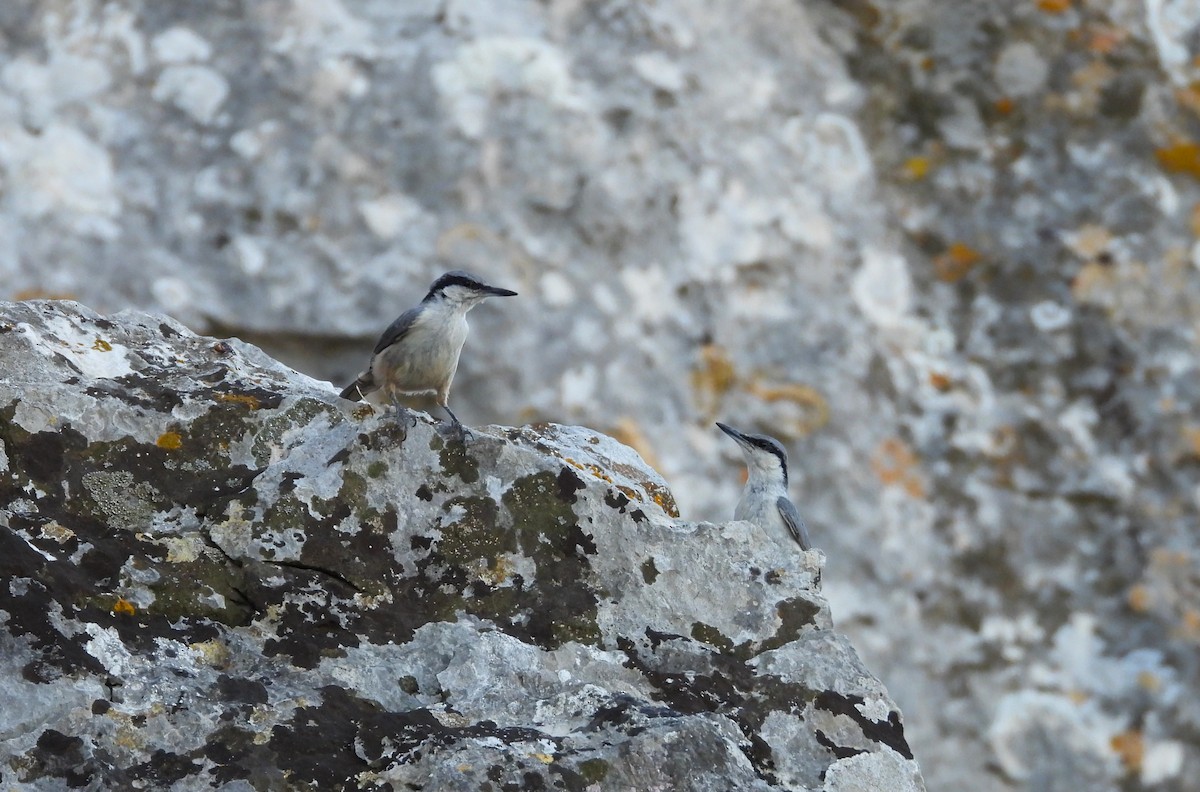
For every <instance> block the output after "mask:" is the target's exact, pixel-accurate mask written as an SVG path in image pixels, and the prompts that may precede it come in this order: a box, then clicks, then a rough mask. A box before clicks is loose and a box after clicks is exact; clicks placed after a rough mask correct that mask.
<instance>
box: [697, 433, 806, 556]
mask: <svg viewBox="0 0 1200 792" xmlns="http://www.w3.org/2000/svg"><path fill="white" fill-rule="evenodd" d="M717 426H718V427H720V429H721V431H722V432H724V433H725V434H727V435H729V436H730V437H732V438H733V439H734V440H735V441H737V444H738V446H740V447H741V449H742V456H744V457H746V468H747V470H748V471H749V473H750V477H749V478H748V479H747V480H746V488H745V489H744V490H743V491H742V499H741V500H739V501H738V505H737V508H736V509H734V511H733V519H735V520H749V521H750V522H752V523H757V524H758V525H760V526H762V527H763V528H765V529H766V531H767V533H769V534H771V535H772V536H775V537H776V538H778V539H780V540H782V541H787V540H789V539H791V540H794V541H795V542H796V543H797V544H799V545H800V549H801V550H808V549H810V548H811V547H812V542H810V541H809V539H808V528H806V527H805V526H804V522H803V521H802V520H801V519H800V514H799V513H798V512H797V511H796V507H795V506H793V505H792V502H791V501H790V500H788V494H787V493H788V469H787V452H786V451H784V450H783V446H782V445H780V444H779V441H778V440H776V439H775V438H773V437H767V436H766V435H751V434H742V433H741V432H739V431H738V430H737V429H734V428H733V427H731V426H726V425H725V424H723V423H721V422H719V421H718V422H717Z"/></svg>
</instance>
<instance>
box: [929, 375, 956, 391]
mask: <svg viewBox="0 0 1200 792" xmlns="http://www.w3.org/2000/svg"><path fill="white" fill-rule="evenodd" d="M929 384H930V385H932V386H933V387H935V388H937V389H938V390H940V391H948V390H950V386H951V385H952V384H953V382H951V380H950V378H949V377H947V376H946V375H945V374H942V373H941V372H938V371H931V372H929Z"/></svg>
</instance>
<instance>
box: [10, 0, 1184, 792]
mask: <svg viewBox="0 0 1200 792" xmlns="http://www.w3.org/2000/svg"><path fill="white" fill-rule="evenodd" d="M1198 42H1200V3H1196V2H1193V1H1191V0H1088V1H1087V2H1084V1H1083V0H993V1H991V2H969V3H967V2H962V0H894V1H893V2H888V3H882V2H879V3H873V2H870V1H869V0H805V1H804V2H799V1H797V0H791V1H790V2H784V1H783V0H713V2H707V3H703V4H699V3H694V2H687V1H686V0H659V1H658V2H621V1H619V0H614V1H613V2H584V1H583V0H540V1H539V0H496V1H494V2H486V3H485V2H455V1H454V0H440V1H438V2H433V1H428V2H426V1H423V0H408V1H406V2H403V3H396V2H393V0H341V2H339V1H338V0H259V1H258V2H243V1H242V0H211V1H210V2H206V3H161V2H152V1H151V0H142V1H140V2H139V1H138V0H6V2H4V3H2V4H0V298H4V299H21V298H26V297H34V296H37V297H45V296H61V297H70V298H73V299H77V300H80V301H81V302H84V303H86V304H87V305H89V306H90V307H92V308H94V309H97V310H99V311H104V312H108V311H116V310H119V309H122V308H126V307H137V308H143V309H150V310H158V311H163V312H166V313H169V314H171V315H173V316H175V317H177V318H179V319H181V320H183V321H184V322H186V323H187V324H188V325H189V326H191V327H192V328H193V329H196V330H197V331H201V332H207V333H212V334H216V335H237V336H240V337H242V338H244V339H246V340H249V341H252V342H255V343H257V344H259V345H261V346H262V347H264V348H265V349H267V350H268V351H269V352H271V353H272V354H274V355H276V356H278V357H279V358H280V359H282V360H284V361H286V362H288V363H289V364H291V365H293V366H295V367H296V368H299V369H301V370H303V371H305V372H306V373H309V374H312V375H314V376H318V377H322V378H329V379H332V380H334V381H335V383H336V384H338V385H339V386H340V385H341V384H343V380H346V379H347V378H349V377H350V376H352V375H353V374H354V373H355V372H356V371H357V370H358V368H359V367H360V366H361V365H362V364H363V362H364V361H365V357H366V354H367V352H368V351H369V349H370V348H371V346H372V345H373V342H374V340H375V337H376V335H377V334H378V332H379V331H380V330H381V329H382V328H383V327H384V326H385V325H386V324H387V323H388V322H389V321H391V319H392V318H394V316H395V315H396V314H398V313H399V312H400V311H401V310H403V309H404V308H407V307H408V306H410V305H411V304H412V303H414V302H416V301H417V300H419V299H420V297H421V296H422V295H423V293H424V291H425V289H426V288H427V286H428V284H429V282H430V281H431V280H432V279H433V277H435V276H436V275H437V274H439V273H440V272H441V271H442V270H444V269H446V268H449V267H451V266H454V267H465V268H469V269H472V270H474V271H476V272H478V273H480V274H482V275H484V276H486V277H488V278H490V279H491V280H493V281H494V282H495V283H497V284H499V285H503V286H509V287H511V288H515V289H517V290H518V291H520V292H521V295H522V296H521V297H520V298H518V299H515V300H512V301H505V302H503V303H502V304H500V303H492V304H488V305H486V306H484V307H482V308H480V309H478V310H476V311H475V312H474V313H473V314H472V325H473V328H474V329H473V335H472V338H471V340H470V341H469V342H468V346H467V349H466V352H465V353H464V359H463V365H462V367H461V368H460V371H459V377H458V380H457V384H456V389H455V393H454V396H453V400H454V404H455V407H456V412H457V413H458V414H459V415H460V416H461V417H462V418H463V419H464V420H466V421H467V422H468V423H483V422H491V421H496V422H501V423H507V424H515V423H522V422H530V421H535V420H555V421H561V422H569V423H581V424H585V425H587V426H591V427H594V428H596V429H600V430H603V431H606V432H609V433H612V434H613V435H614V436H616V437H618V438H619V439H621V440H623V441H625V442H627V443H630V444H631V445H634V446H635V447H636V448H638V449H639V450H640V451H641V452H642V454H643V455H644V456H645V458H646V459H647V460H648V461H649V462H650V463H651V464H652V465H654V466H655V467H656V468H657V469H658V470H659V471H660V472H661V473H662V474H663V475H664V476H665V477H666V478H667V479H668V480H669V481H670V482H671V483H672V485H673V488H674V492H675V495H676V497H677V499H678V501H679V503H680V504H681V507H682V509H683V511H684V514H685V515H690V516H693V517H695V518H697V519H699V518H704V519H721V518H727V517H728V516H729V515H730V514H731V513H732V508H733V505H734V503H735V501H736V498H737V492H738V489H739V487H740V479H739V475H740V474H739V471H740V457H739V455H738V452H737V449H736V447H735V446H734V445H733V444H732V443H730V442H728V441H727V440H726V439H725V438H724V437H723V436H722V435H720V433H719V432H717V431H715V429H714V427H713V426H712V421H713V420H714V419H717V418H720V419H723V420H727V421H728V422H730V423H732V424H734V425H735V426H739V427H741V428H745V429H750V430H761V431H767V432H769V433H771V434H774V435H776V436H777V437H779V438H780V439H781V440H783V441H785V443H786V444H787V445H788V447H789V449H790V450H791V452H792V457H793V464H792V466H793V469H794V472H793V497H794V499H795V500H796V502H797V503H798V504H799V505H800V507H801V509H802V511H803V512H804V513H805V514H806V516H807V517H808V519H809V521H810V525H811V530H812V534H813V536H814V539H815V541H816V542H817V543H818V545H819V546H821V547H822V548H823V549H824V550H825V551H826V552H827V553H828V555H829V564H828V567H827V570H826V574H825V590H826V593H827V594H828V596H829V599H830V601H831V605H832V610H833V616H834V620H835V622H836V624H837V626H838V628H839V629H841V630H844V631H845V632H847V633H849V634H850V635H851V637H852V638H853V640H854V643H855V645H856V646H857V647H858V649H859V651H860V652H861V653H862V655H863V657H864V659H865V661H866V662H867V665H868V666H869V667H870V668H871V669H872V670H873V671H874V672H875V673H876V674H878V675H879V677H880V678H881V679H882V680H883V681H884V682H885V683H886V684H887V685H888V686H889V689H890V691H891V693H892V695H893V696H894V698H895V699H896V701H897V703H898V704H899V705H900V707H901V709H902V710H903V711H904V713H905V718H906V730H907V733H908V736H909V739H910V741H911V742H912V745H913V749H914V752H915V753H916V756H917V759H918V760H919V761H920V762H921V765H922V769H923V771H924V774H925V777H926V779H927V781H928V783H929V788H930V789H956V788H964V787H966V786H967V785H970V788H972V789H974V790H976V792H993V791H995V792H1000V791H1001V790H1015V789H1030V790H1079V789H1088V790H1110V789H1111V790H1118V789H1119V790H1141V789H1154V790H1160V789H1161V790H1185V789H1194V788H1195V787H1194V784H1195V779H1196V778H1200V747H1198V744H1200V652H1198V649H1200V647H1198V644H1200V559H1198V553H1200V538H1198V530H1200V529H1198V525H1197V512H1198V505H1200V484H1198V477H1197V474H1198V473H1200V366H1198V361H1197V339H1196V332H1197V322H1198V319H1200V271H1198V267H1197V263H1198V261H1200V247H1198V246H1197V241H1196V240H1197V235H1198V234H1200V189H1198V187H1200V184H1198V183H1197V179H1198V178H1200V144H1197V142H1196V141H1197V140H1198V139H1200V82H1197V80H1198V79H1200V68H1198V65H1197V60H1196V56H1197V51H1198V47H1197V44H1198ZM780 552H787V550H786V548H780Z"/></svg>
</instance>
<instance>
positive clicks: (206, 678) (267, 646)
mask: <svg viewBox="0 0 1200 792" xmlns="http://www.w3.org/2000/svg"><path fill="white" fill-rule="evenodd" d="M0 365H2V367H3V371H4V374H3V376H2V377H0V460H2V461H3V464H2V465H0V626H2V629H0V649H2V651H0V657H2V658H3V660H2V663H3V676H2V677H0V678H2V679H3V685H2V686H0V688H2V690H3V692H2V694H0V696H2V698H0V703H2V704H3V706H2V707H0V784H2V785H3V786H4V788H6V789H7V788H9V787H10V786H18V787H21V788H29V789H61V788H63V786H71V787H83V788H89V789H128V788H153V789H162V788H167V787H170V788H172V789H177V790H193V789H195V790H199V789H213V788H222V789H231V790H232V789H247V788H250V787H253V788H255V789H272V790H275V789H279V790H282V789H321V790H326V789H341V788H347V789H350V788H354V789H358V788H363V789H379V790H384V789H391V790H400V789H429V790H433V789H446V790H452V789H454V790H473V791H474V790H489V789H490V790H496V791H497V792H498V791H499V790H503V789H567V790H585V789H588V790H596V789H612V790H626V789H695V790H729V789H747V790H764V791H765V790H768V789H783V788H790V789H799V788H804V789H826V790H849V789H856V788H860V787H859V786H855V784H856V783H858V782H857V781H855V779H860V778H862V777H864V776H863V774H864V773H867V774H874V775H875V777H878V778H882V779H888V780H889V783H892V782H894V783H896V784H900V785H903V784H907V785H908V787H905V788H913V789H918V788H920V775H919V773H918V770H917V765H916V762H915V761H913V758H912V753H911V751H910V750H909V747H908V744H907V742H906V741H905V737H904V730H903V726H902V724H901V720H900V713H899V711H898V710H897V709H896V708H895V706H894V705H893V704H892V702H891V700H890V699H889V698H888V695H887V692H886V691H885V690H884V688H883V686H882V685H881V684H880V683H879V682H878V681H877V680H876V679H875V678H874V677H872V676H871V674H870V673H869V672H868V671H867V670H866V669H865V668H864V667H863V665H862V663H861V662H860V661H859V659H858V656H857V655H856V654H855V652H854V650H853V648H851V646H850V644H849V642H848V641H846V639H845V638H844V637H843V636H841V635H838V634H836V633H834V632H832V627H831V620H830V615H829V608H828V606H827V605H826V603H825V600H824V599H823V598H822V597H821V594H820V572H821V566H822V564H823V561H824V558H823V556H822V554H821V553H820V551H809V552H807V553H799V554H797V553H789V554H787V555H780V553H779V550H780V548H778V547H777V546H776V545H775V544H774V543H773V542H772V541H771V540H770V539H769V538H768V537H767V536H766V534H765V533H763V531H762V530H761V529H759V528H757V527H756V526H753V525H751V524H749V523H745V522H732V523H727V524H724V525H714V524H711V523H695V522H686V521H682V520H680V519H678V517H677V513H676V508H675V504H674V500H673V498H672V496H671V493H670V490H669V489H668V488H667V486H666V484H665V482H664V481H663V480H662V479H661V478H660V477H659V476H658V474H657V473H655V472H654V471H652V470H651V469H649V468H648V467H646V465H645V463H644V462H642V460H641V459H640V457H638V455H637V454H636V453H635V452H634V451H633V450H632V449H630V448H628V447H627V446H623V445H621V444H619V443H617V442H616V441H614V440H612V439H611V438H609V437H606V436H604V435H601V434H598V433H596V432H593V431H591V430H588V429H582V428H578V427H565V426H559V425H556V424H538V425H535V426H532V427H526V428H506V427H497V426H491V427H482V428H476V429H475V430H474V436H473V437H472V438H471V439H470V440H469V441H468V442H466V443H464V442H463V441H462V440H461V439H459V438H458V436H457V435H456V434H455V433H454V432H453V431H450V430H446V429H445V428H439V427H438V426H436V425H435V424H433V423H432V422H431V421H430V420H429V419H428V418H426V417H425V416H423V415H420V416H419V417H415V418H413V419H412V420H411V422H410V420H409V419H408V418H407V417H404V418H400V419H397V417H396V416H395V415H394V414H388V415H382V414H379V413H377V412H375V411H374V410H373V409H372V408H371V407H369V406H365V405H361V404H355V403H351V402H348V401H345V400H342V399H339V398H337V396H336V394H335V392H334V391H333V390H332V389H331V388H329V387H328V386H327V385H325V384H323V383H318V382H316V381H314V380H310V379H309V378H307V377H305V376H304V375H301V374H297V373H295V372H292V371H291V370H289V369H287V368H286V367H284V366H282V365H281V364H278V363H276V362H274V361H272V360H271V359H270V358H268V357H266V356H265V355H264V354H263V353H261V352H260V351H258V350H257V349H255V348H254V347H251V346H248V345H246V344H244V343H242V342H240V341H236V340H235V341H228V342H226V341H217V340H215V339H212V338H204V337H200V336H195V335H193V334H192V333H190V332H189V331H188V330H186V329H185V328H184V327H183V326H182V325H180V324H178V323H177V322H175V321H173V320H170V319H166V318H162V317H154V316H150V315H146V314H136V313H132V312H127V313H123V314H118V315H115V316H113V317H111V318H103V317H101V316H99V315H97V314H94V313H92V312H90V311H89V310H87V309H85V308H83V307H81V306H79V305H78V304H76V303H67V302H49V301H36V302H25V303H2V304H0ZM852 759H853V760H855V761H853V762H851V761H850V760H852ZM247 784H249V785H250V787H248V786H247ZM514 785H515V786H514ZM896 788H901V787H899V786H897V787H896Z"/></svg>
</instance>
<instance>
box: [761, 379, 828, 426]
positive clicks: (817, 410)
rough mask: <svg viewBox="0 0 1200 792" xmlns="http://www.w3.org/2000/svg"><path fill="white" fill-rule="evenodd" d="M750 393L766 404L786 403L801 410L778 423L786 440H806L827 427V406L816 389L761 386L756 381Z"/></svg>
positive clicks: (795, 385) (791, 385)
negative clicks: (795, 438) (790, 438)
mask: <svg viewBox="0 0 1200 792" xmlns="http://www.w3.org/2000/svg"><path fill="white" fill-rule="evenodd" d="M750 392H751V393H753V394H754V395H755V396H757V397H758V398H760V399H762V400H763V401H765V402H770V403H776V402H786V403H789V404H793V405H796V406H797V407H799V408H800V409H799V411H798V414H795V415H781V416H780V417H779V419H778V425H779V426H780V427H781V428H782V429H783V431H782V432H781V434H782V435H784V436H786V437H807V436H808V435H810V434H812V433H813V432H815V431H817V430H818V429H820V428H822V427H824V426H825V425H826V424H828V423H829V402H828V401H826V400H825V397H824V396H822V395H821V394H820V392H819V391H818V390H817V389H816V388H813V387H810V386H808V385H802V384H800V383H799V382H785V383H782V384H779V385H763V384H761V383H759V382H757V381H756V382H752V383H750Z"/></svg>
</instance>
